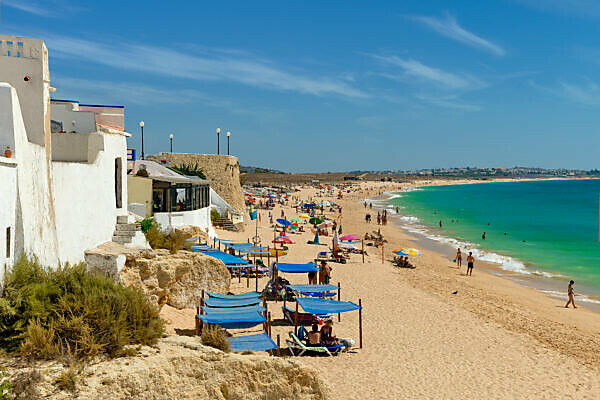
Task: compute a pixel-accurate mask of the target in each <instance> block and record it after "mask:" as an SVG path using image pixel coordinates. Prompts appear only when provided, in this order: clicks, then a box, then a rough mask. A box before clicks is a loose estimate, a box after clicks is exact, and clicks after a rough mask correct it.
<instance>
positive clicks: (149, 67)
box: [45, 35, 368, 98]
mask: <svg viewBox="0 0 600 400" xmlns="http://www.w3.org/2000/svg"><path fill="white" fill-rule="evenodd" d="M45 40H46V44H47V45H48V48H49V50H50V51H51V54H52V55H54V56H55V57H61V58H74V59H78V60H85V61H88V62H92V63H96V64H101V65H106V66H109V67H113V68H116V69H122V70H129V71H137V72H147V73H152V74H156V75H163V76H171V77H176V78H182V79H189V80H194V81H229V82H237V83H241V84H244V85H248V86H253V87H258V88H262V89H272V90H281V91H293V92H299V93H304V94H312V95H327V94H336V95H341V96H345V97H353V98H361V97H368V95H367V93H365V92H363V91H362V90H360V89H357V88H355V87H354V86H352V85H350V84H349V83H348V82H345V81H341V80H339V79H333V78H326V77H310V76H307V75H305V74H303V73H300V72H292V71H291V70H290V69H289V68H288V69H286V68H283V67H279V66H276V65H274V64H273V63H272V62H270V61H267V60H263V59H258V58H256V57H253V56H251V55H247V54H245V53H243V52H236V51H233V52H224V51H222V49H219V50H214V51H213V50H210V49H206V50H204V51H203V52H201V54H188V53H184V52H182V51H176V50H172V49H168V48H163V47H156V46H148V45H141V44H136V43H127V42H121V41H118V42H114V43H106V42H104V43H100V42H93V41H88V40H84V39H78V38H72V37H65V36H56V35H55V36H52V35H49V36H46V39H45Z"/></svg>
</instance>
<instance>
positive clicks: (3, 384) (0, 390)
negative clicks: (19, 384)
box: [0, 366, 12, 400]
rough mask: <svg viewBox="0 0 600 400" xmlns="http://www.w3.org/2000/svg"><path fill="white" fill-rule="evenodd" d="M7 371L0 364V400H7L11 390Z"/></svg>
mask: <svg viewBox="0 0 600 400" xmlns="http://www.w3.org/2000/svg"><path fill="white" fill-rule="evenodd" d="M8 376H9V374H8V372H7V371H6V369H4V367H2V366H0V400H8V399H9V398H10V392H11V390H12V384H11V383H10V381H9V380H8Z"/></svg>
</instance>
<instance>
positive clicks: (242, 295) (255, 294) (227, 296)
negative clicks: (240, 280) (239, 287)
mask: <svg viewBox="0 0 600 400" xmlns="http://www.w3.org/2000/svg"><path fill="white" fill-rule="evenodd" d="M206 294H207V295H208V297H212V298H215V299H225V300H240V299H253V298H255V297H260V296H262V295H261V294H260V293H258V292H248V293H240V294H219V293H212V292H206Z"/></svg>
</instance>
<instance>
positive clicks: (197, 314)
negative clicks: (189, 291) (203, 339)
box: [194, 307, 200, 336]
mask: <svg viewBox="0 0 600 400" xmlns="http://www.w3.org/2000/svg"><path fill="white" fill-rule="evenodd" d="M199 314H200V307H196V316H195V318H194V319H195V321H196V336H200V317H199Z"/></svg>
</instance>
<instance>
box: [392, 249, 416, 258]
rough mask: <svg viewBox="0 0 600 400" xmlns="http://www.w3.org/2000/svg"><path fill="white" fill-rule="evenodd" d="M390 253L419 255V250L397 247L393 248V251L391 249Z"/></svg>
mask: <svg viewBox="0 0 600 400" xmlns="http://www.w3.org/2000/svg"><path fill="white" fill-rule="evenodd" d="M392 253H395V254H398V255H401V256H420V255H421V254H423V253H421V252H420V251H419V250H417V249H411V248H408V249H405V248H399V249H395V250H394V251H392Z"/></svg>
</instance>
